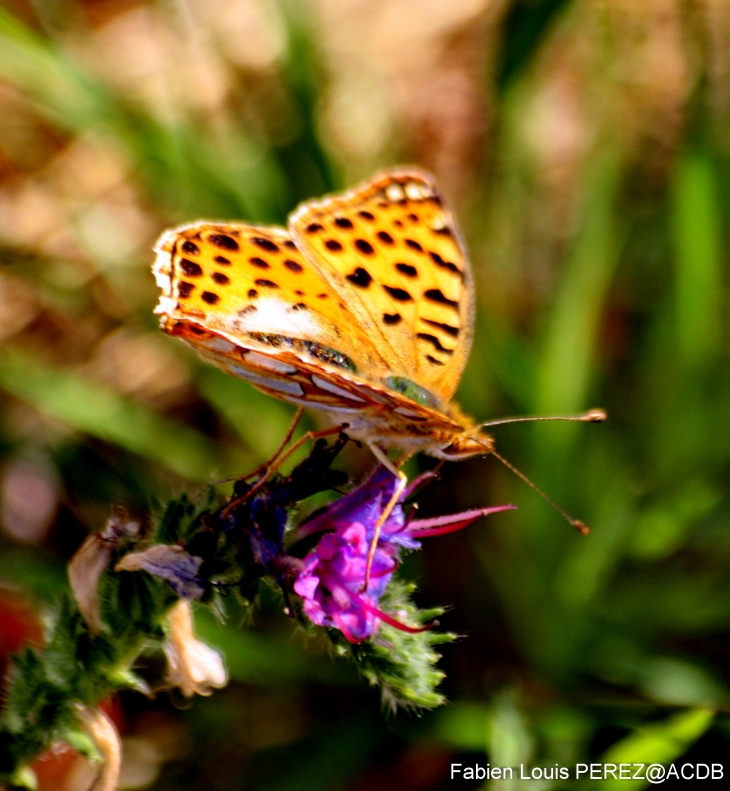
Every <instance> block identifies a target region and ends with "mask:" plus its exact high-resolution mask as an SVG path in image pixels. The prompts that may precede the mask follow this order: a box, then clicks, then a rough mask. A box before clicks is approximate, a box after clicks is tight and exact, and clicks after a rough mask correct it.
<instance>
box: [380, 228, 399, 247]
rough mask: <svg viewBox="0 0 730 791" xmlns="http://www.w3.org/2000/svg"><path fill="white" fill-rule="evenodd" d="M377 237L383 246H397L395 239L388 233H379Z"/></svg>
mask: <svg viewBox="0 0 730 791" xmlns="http://www.w3.org/2000/svg"><path fill="white" fill-rule="evenodd" d="M376 236H377V237H378V239H380V241H381V242H382V243H383V244H387V245H393V244H395V239H393V237H392V236H391V235H390V234H389V233H388V232H387V231H378V233H377V234H376Z"/></svg>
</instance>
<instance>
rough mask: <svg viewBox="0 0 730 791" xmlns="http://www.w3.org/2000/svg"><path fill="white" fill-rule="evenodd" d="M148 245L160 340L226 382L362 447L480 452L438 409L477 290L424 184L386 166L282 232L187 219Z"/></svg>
mask: <svg viewBox="0 0 730 791" xmlns="http://www.w3.org/2000/svg"><path fill="white" fill-rule="evenodd" d="M155 249H156V252H157V261H156V263H155V266H154V272H155V275H156V277H157V282H158V284H159V285H160V287H161V288H162V291H163V295H162V297H161V299H160V303H159V305H158V307H157V310H156V312H157V313H159V314H160V315H161V326H162V329H163V330H164V331H165V332H167V333H168V334H170V335H173V336H176V337H178V338H181V339H182V340H185V341H187V342H188V343H190V344H191V345H192V346H194V347H195V348H196V349H197V350H198V352H199V353H200V354H201V355H202V356H203V357H204V358H206V359H208V360H210V361H211V362H214V363H215V364H217V365H218V366H220V367H221V368H223V369H224V370H226V371H227V372H229V373H231V374H233V375H234V376H237V377H239V378H242V379H245V380H246V381H249V382H250V383H251V384H253V385H254V386H256V387H257V388H259V389H260V390H262V391H263V392H265V393H267V394H270V395H272V396H275V397H277V398H280V399H283V400H286V401H289V402H291V403H294V404H297V405H300V406H310V407H313V408H315V409H319V410H321V411H323V412H325V413H327V414H328V415H329V417H330V418H331V419H332V420H333V421H335V422H336V423H342V424H347V433H348V435H349V436H351V437H352V438H353V439H358V440H362V441H364V442H366V443H368V444H369V445H371V446H377V447H381V448H397V449H399V450H401V451H403V452H405V453H412V452H416V451H425V452H427V453H429V454H430V455H433V456H436V457H438V458H446V459H457V458H465V457H468V456H473V455H477V454H484V453H488V452H489V451H490V450H491V449H492V447H493V443H492V439H491V437H489V436H488V435H487V434H484V433H482V432H481V431H480V430H479V428H478V427H476V426H474V424H473V422H472V421H471V420H470V419H469V418H467V417H465V416H464V415H462V414H461V412H460V410H459V409H458V407H456V406H455V405H454V404H453V403H452V401H451V398H452V396H453V393H454V390H455V389H456V386H457V385H458V381H459V378H460V376H461V372H462V369H463V367H464V364H465V362H466V359H467V356H468V352H469V347H470V345H471V337H472V330H473V311H474V294H473V285H472V278H471V271H470V268H469V263H468V260H467V258H466V254H465V251H464V247H463V243H462V242H461V237H460V234H459V232H458V230H457V228H456V224H455V222H454V219H453V217H452V215H451V213H450V212H449V210H448V209H447V208H446V207H445V205H444V202H443V199H442V198H441V197H440V195H439V193H438V191H437V189H436V187H435V184H434V182H433V179H432V177H431V176H429V175H428V174H426V173H423V172H422V171H420V170H417V169H397V170H391V171H388V172H385V173H382V174H380V175H378V176H375V177H374V178H373V179H371V180H370V181H368V182H366V183H364V184H362V185H359V186H357V187H355V188H354V189H353V190H351V191H349V192H346V193H343V194H339V195H333V196H331V197H326V198H323V199H321V200H315V201H307V202H306V203H304V204H302V205H301V206H300V207H299V208H298V209H297V210H296V211H295V212H294V213H293V214H292V215H291V217H290V219H289V228H288V229H284V228H278V227H273V226H272V227H268V226H266V227H262V226H251V225H245V224H242V223H214V222H198V223H192V224H189V225H184V226H181V227H178V228H174V229H171V230H169V231H167V232H166V233H165V234H163V236H162V237H161V238H160V240H159V241H158V243H157V245H156V248H155Z"/></svg>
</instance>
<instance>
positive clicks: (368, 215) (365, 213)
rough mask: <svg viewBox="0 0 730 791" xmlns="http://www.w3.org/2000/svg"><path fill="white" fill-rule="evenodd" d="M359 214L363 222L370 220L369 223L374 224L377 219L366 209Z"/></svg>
mask: <svg viewBox="0 0 730 791" xmlns="http://www.w3.org/2000/svg"><path fill="white" fill-rule="evenodd" d="M358 214H359V215H360V216H361V217H362V218H363V220H368V221H369V222H372V221H373V220H374V219H375V215H374V214H372V213H371V212H369V211H365V210H364V209H363V210H362V211H359V212H358Z"/></svg>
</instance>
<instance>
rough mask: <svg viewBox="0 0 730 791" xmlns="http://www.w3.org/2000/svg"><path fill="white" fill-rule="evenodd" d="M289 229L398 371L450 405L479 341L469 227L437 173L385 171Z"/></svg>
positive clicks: (320, 204)
mask: <svg viewBox="0 0 730 791" xmlns="http://www.w3.org/2000/svg"><path fill="white" fill-rule="evenodd" d="M289 227H290V230H291V233H292V236H293V238H294V240H295V241H296V244H297V247H298V249H299V250H301V251H302V252H303V253H304V255H305V256H306V258H307V260H308V261H309V262H310V264H311V266H313V267H314V268H316V269H318V270H319V272H320V274H321V275H322V277H323V278H324V279H325V280H327V281H328V282H329V283H330V284H331V286H332V288H333V290H334V291H335V292H336V293H337V294H338V296H339V299H341V300H342V301H343V302H344V303H345V304H346V305H347V306H348V308H349V310H350V311H351V312H352V314H353V315H354V316H355V317H356V319H357V321H358V323H359V324H360V325H361V327H362V328H363V329H365V330H366V331H367V333H368V336H369V340H370V342H371V344H372V345H373V346H374V347H375V349H377V351H378V352H379V353H380V356H381V357H382V358H384V360H385V362H386V364H387V367H388V373H389V374H390V375H395V376H400V377H404V378H406V379H408V380H410V381H413V382H415V383H416V384H417V385H419V386H420V387H423V388H425V389H426V390H427V391H429V392H430V393H432V394H433V395H435V396H436V398H437V400H438V401H440V402H441V403H442V405H443V404H445V403H447V402H448V401H449V400H450V399H451V397H452V395H453V393H454V391H455V390H456V387H457V385H458V382H459V379H460V377H461V373H462V371H463V368H464V365H465V364H466V360H467V357H468V354H469V349H470V346H471V338H472V330H473V314H474V293H473V284H472V276H471V270H470V267H469V262H468V259H467V256H466V252H465V249H464V245H463V243H462V241H461V236H460V233H459V231H458V229H457V226H456V222H455V220H454V217H453V215H452V213H451V211H450V210H449V209H448V207H447V206H446V205H445V203H444V200H443V198H442V197H441V196H440V194H439V192H438V190H437V189H436V186H435V184H434V181H433V178H432V177H431V176H429V175H428V174H426V173H424V172H422V171H420V170H417V169H398V170H392V171H388V172H385V173H382V174H380V175H378V176H375V177H374V178H373V179H371V180H369V181H367V182H365V183H364V184H361V185H359V186H357V187H355V188H354V189H352V190H350V191H348V192H346V193H343V194H341V195H333V196H330V197H326V198H322V199H320V200H313V201H307V202H306V203H304V204H302V205H301V206H300V207H299V208H298V209H297V210H296V212H294V214H293V215H292V216H291V217H290V220H289ZM374 370H375V369H374ZM366 375H367V374H366ZM372 378H375V377H372Z"/></svg>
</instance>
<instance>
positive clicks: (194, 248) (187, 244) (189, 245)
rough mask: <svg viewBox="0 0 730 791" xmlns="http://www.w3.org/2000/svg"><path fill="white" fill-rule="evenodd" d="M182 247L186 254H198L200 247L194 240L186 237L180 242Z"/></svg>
mask: <svg viewBox="0 0 730 791" xmlns="http://www.w3.org/2000/svg"><path fill="white" fill-rule="evenodd" d="M182 249H183V252H184V253H187V254H188V255H200V248H199V247H198V245H197V244H195V242H191V241H190V239H186V240H185V241H184V242H183V243H182Z"/></svg>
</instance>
